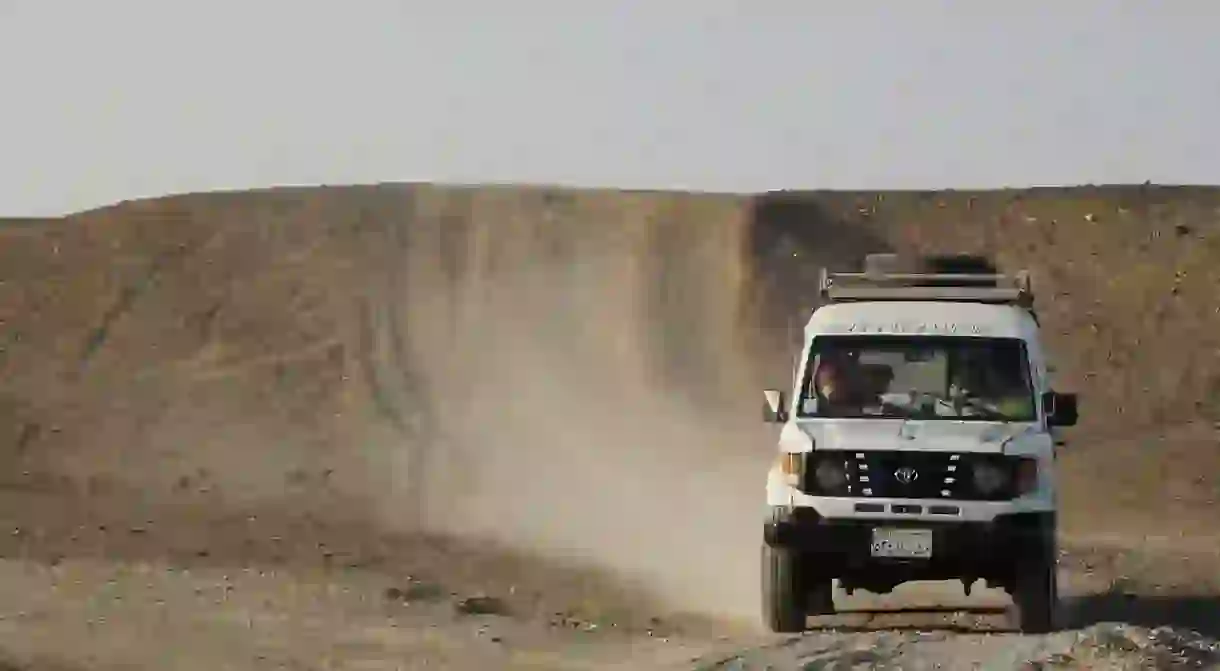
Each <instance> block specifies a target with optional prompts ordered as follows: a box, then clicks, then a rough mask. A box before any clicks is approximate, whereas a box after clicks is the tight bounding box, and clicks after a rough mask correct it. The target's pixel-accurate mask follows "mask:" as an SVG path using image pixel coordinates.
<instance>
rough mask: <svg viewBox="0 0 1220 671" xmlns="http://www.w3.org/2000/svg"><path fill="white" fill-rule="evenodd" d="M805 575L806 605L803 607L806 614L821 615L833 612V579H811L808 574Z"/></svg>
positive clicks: (832, 613)
mask: <svg viewBox="0 0 1220 671" xmlns="http://www.w3.org/2000/svg"><path fill="white" fill-rule="evenodd" d="M805 577H806V581H805V582H806V586H805V598H806V603H807V604H808V607H807V608H806V609H805V614H806V615H812V616H813V617H818V616H821V615H834V614H835V592H834V585H835V583H834V581H833V580H830V579H825V580H816V581H814V580H812V579H809V576H805Z"/></svg>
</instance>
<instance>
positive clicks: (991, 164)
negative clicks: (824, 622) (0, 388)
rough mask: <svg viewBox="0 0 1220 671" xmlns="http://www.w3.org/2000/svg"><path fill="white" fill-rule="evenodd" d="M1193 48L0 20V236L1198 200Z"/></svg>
mask: <svg viewBox="0 0 1220 671" xmlns="http://www.w3.org/2000/svg"><path fill="white" fill-rule="evenodd" d="M1218 27H1220V5H1217V3H1216V2H1214V1H1208V0H1159V1H1154V0H1146V1H1140V2H1137V1H1134V0H1129V1H1124V0H1057V1H1052V0H956V1H951V0H888V1H880V0H841V1H830V0H825V1H819V0H740V1H731V0H445V1H442V0H435V1H433V2H416V1H412V0H398V1H397V2H394V1H391V0H346V1H340V0H325V1H324V0H241V1H239V0H207V1H195V2H184V1H181V0H0V87H2V88H0V92H2V93H0V148H2V152H3V153H2V154H0V170H2V171H3V172H2V173H0V214H4V215H9V216H16V215H43V214H61V213H66V212H70V211H76V210H81V209H86V208H91V207H97V206H100V205H104V204H108V203H111V202H114V201H117V200H122V199H126V198H138V197H147V196H157V195H163V194H167V193H175V192H182V191H199V190H209V189H218V188H220V189H229V188H247V187H261V186H271V185H275V184H314V183H331V184H334V183H367V182H378V181H415V180H426V181H447V182H453V181H457V182H487V181H495V182H545V183H560V184H573V185H591V186H611V187H630V188H635V187H642V188H694V189H699V190H711V191H754V190H764V189H775V188H941V187H989V186H1004V185H1012V186H1025V185H1030V184H1072V183H1086V182H1094V183H1101V182H1142V181H1144V180H1146V179H1151V180H1153V181H1154V182H1162V183H1220V139H1218V138H1220V135H1218V134H1217V128H1218V126H1220V121H1217V120H1220V39H1217V37H1216V36H1217V34H1220V33H1217V30H1218ZM1209 119H1210V120H1212V121H1210V122H1209V121H1208V120H1209Z"/></svg>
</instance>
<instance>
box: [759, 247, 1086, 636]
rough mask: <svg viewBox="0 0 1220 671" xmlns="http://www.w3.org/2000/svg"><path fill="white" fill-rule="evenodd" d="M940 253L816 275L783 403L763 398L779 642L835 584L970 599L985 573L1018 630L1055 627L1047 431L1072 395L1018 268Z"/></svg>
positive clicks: (766, 592) (771, 597) (765, 583)
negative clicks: (771, 457)
mask: <svg viewBox="0 0 1220 671" xmlns="http://www.w3.org/2000/svg"><path fill="white" fill-rule="evenodd" d="M956 258H958V259H959V260H960V259H961V258H963V257H956ZM946 259H948V257H942V258H940V259H937V258H930V259H923V260H921V262H920V265H919V266H918V267H917V268H916V271H915V272H898V270H900V268H899V267H898V264H899V263H900V259H899V258H898V257H897V256H895V255H872V256H870V257H868V259H867V260H866V269H865V272H861V273H830V272H827V271H825V270H823V272H822V278H821V297H822V305H821V307H819V308H818V309H817V310H815V311H814V312H813V314H812V316H811V317H810V318H809V321H808V323H807V325H806V326H805V330H804V338H803V350H802V352H801V353H800V355H799V357H798V359H797V363H796V365H795V366H794V371H793V386H792V390H791V396H790V397H789V396H788V394H785V393H784V392H783V391H781V390H777V389H770V390H767V391H765V392H764V398H765V403H764V410H763V413H764V418H765V420H766V421H768V422H773V423H777V424H780V425H782V426H781V428H780V433H779V441H778V442H779V455H778V458H777V459H776V460H775V462H774V463H773V465H772V468H771V470H770V473H769V474H768V478H767V504H768V510H769V513H768V516H767V519H766V520H765V521H764V525H763V547H762V559H763V577H762V595H763V599H762V601H763V612H764V619H765V621H766V623H767V625H768V626H769V628H771V629H772V630H773V631H778V632H790V631H798V630H801V629H804V627H805V624H806V616H808V615H827V614H831V613H833V612H834V608H835V604H834V596H833V591H832V585H833V581H835V580H838V581H839V584H840V587H841V588H843V589H844V590H845V591H846V592H847V593H848V594H850V593H851V592H852V591H853V590H855V589H864V590H868V591H870V592H875V593H887V592H890V591H891V590H893V588H895V587H896V586H898V585H900V584H902V583H904V582H908V581H915V580H960V581H961V582H962V584H963V587H964V588H965V590H966V593H967V594H969V593H970V588H971V586H972V585H973V583H974V582H975V581H976V580H979V579H982V580H985V581H986V582H987V584H988V585H990V586H994V587H999V588H1002V589H1003V590H1004V591H1006V592H1007V593H1008V594H1009V595H1010V596H1011V597H1012V607H1011V609H1010V617H1011V618H1012V620H1013V624H1014V625H1015V626H1016V628H1018V629H1019V630H1020V631H1022V632H1029V633H1034V632H1045V631H1047V630H1048V629H1050V628H1051V627H1052V626H1053V616H1054V612H1055V607H1056V603H1057V600H1058V584H1057V580H1056V559H1057V554H1058V552H1057V545H1056V494H1055V447H1054V446H1055V440H1054V437H1053V436H1052V433H1051V432H1052V431H1053V430H1055V428H1056V427H1064V426H1072V425H1074V424H1075V422H1076V417H1077V413H1076V396H1075V395H1074V394H1064V393H1057V392H1055V391H1052V390H1051V388H1050V382H1049V379H1048V374H1047V358H1046V352H1045V351H1044V349H1043V347H1042V343H1041V341H1040V339H1039V331H1038V321H1037V316H1036V314H1035V313H1034V311H1033V293H1032V291H1031V289H1030V281H1029V275H1028V273H1027V272H1024V271H1022V272H1020V273H1016V274H1014V275H1003V274H1000V273H999V272H998V271H996V270H995V267H994V266H993V265H991V264H990V262H989V261H987V260H986V259H983V260H982V261H981V263H983V266H984V267H983V268H982V269H981V270H980V269H979V268H977V267H976V268H973V269H971V268H966V270H965V271H963V270H962V267H961V264H958V267H954V264H953V263H950V262H949V260H951V259H949V260H946ZM968 265H969V264H967V266H968Z"/></svg>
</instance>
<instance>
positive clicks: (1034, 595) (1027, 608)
mask: <svg viewBox="0 0 1220 671" xmlns="http://www.w3.org/2000/svg"><path fill="white" fill-rule="evenodd" d="M1014 583H1015V584H1014V585H1013V590H1012V602H1013V603H1012V610H1011V611H1010V614H1009V619H1010V620H1011V621H1012V624H1013V626H1014V627H1015V628H1016V629H1017V630H1018V631H1020V632H1021V633H1022V634H1046V633H1049V632H1050V631H1051V630H1052V629H1053V628H1054V626H1055V611H1056V610H1057V608H1058V605H1059V579H1058V576H1057V571H1056V567H1055V561H1054V560H1053V559H1051V560H1045V561H1041V562H1037V563H1034V564H1031V565H1028V566H1024V567H1021V568H1020V569H1019V570H1018V572H1017V576H1016V580H1015V581H1014Z"/></svg>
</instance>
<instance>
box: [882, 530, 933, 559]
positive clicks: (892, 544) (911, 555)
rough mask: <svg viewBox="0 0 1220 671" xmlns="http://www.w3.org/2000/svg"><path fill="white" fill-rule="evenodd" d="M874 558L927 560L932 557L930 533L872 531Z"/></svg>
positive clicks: (920, 531)
mask: <svg viewBox="0 0 1220 671" xmlns="http://www.w3.org/2000/svg"><path fill="white" fill-rule="evenodd" d="M872 554H873V556H874V557H895V558H902V559H927V558H929V557H931V556H932V532H931V531H930V530H928V529H887V528H877V529H873V548H872Z"/></svg>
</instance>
